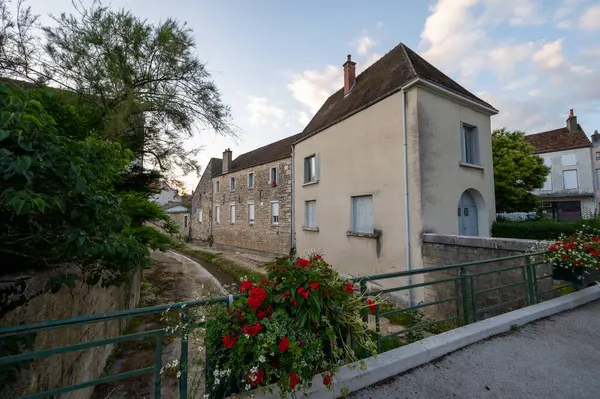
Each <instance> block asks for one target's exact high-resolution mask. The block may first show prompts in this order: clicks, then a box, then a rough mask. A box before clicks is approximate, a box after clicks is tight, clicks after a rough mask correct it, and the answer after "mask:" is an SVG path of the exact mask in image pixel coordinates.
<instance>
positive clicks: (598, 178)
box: [596, 169, 600, 205]
mask: <svg viewBox="0 0 600 399" xmlns="http://www.w3.org/2000/svg"><path fill="white" fill-rule="evenodd" d="M596 181H597V182H598V184H597V185H596V187H598V188H599V189H600V169H596ZM599 205H600V204H599Z"/></svg>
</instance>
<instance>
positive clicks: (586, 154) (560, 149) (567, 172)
mask: <svg viewBox="0 0 600 399" xmlns="http://www.w3.org/2000/svg"><path fill="white" fill-rule="evenodd" d="M525 139H526V140H527V142H529V143H530V144H531V145H533V147H534V148H535V150H534V152H535V153H536V154H537V155H539V156H540V157H541V158H542V159H543V160H544V163H545V164H546V166H548V167H550V168H551V172H550V173H549V174H548V177H547V178H546V182H545V183H544V187H542V189H540V190H535V192H534V193H535V194H536V195H539V196H540V198H541V199H542V209H543V212H544V213H545V214H546V215H548V216H550V217H552V218H553V219H555V220H559V221H568V220H580V219H581V218H582V217H585V216H586V215H587V214H591V213H592V212H594V210H595V209H596V186H595V182H594V180H595V179H594V169H593V165H592V149H591V146H592V143H591V142H590V139H589V138H588V136H587V135H586V134H585V132H584V131H583V129H582V128H581V126H580V125H579V123H577V116H575V114H574V113H573V110H572V109H571V110H570V111H569V117H568V118H567V121H566V126H564V127H561V128H558V129H554V130H549V131H546V132H541V133H536V134H530V135H527V136H525ZM594 155H595V154H594ZM599 161H600V159H599ZM594 163H595V162H594Z"/></svg>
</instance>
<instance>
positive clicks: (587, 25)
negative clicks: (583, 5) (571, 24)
mask: <svg viewBox="0 0 600 399" xmlns="http://www.w3.org/2000/svg"><path fill="white" fill-rule="evenodd" d="M580 26H581V29H582V30H586V31H593V30H597V29H600V5H596V6H592V7H590V8H588V10H587V11H586V12H584V13H583V15H582V16H581V25H580Z"/></svg>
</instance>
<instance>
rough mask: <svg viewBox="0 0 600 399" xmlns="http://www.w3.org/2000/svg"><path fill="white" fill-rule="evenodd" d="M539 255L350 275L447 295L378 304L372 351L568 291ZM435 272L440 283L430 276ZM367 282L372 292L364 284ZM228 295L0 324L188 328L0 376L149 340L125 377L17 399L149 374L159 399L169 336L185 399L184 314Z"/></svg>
mask: <svg viewBox="0 0 600 399" xmlns="http://www.w3.org/2000/svg"><path fill="white" fill-rule="evenodd" d="M538 255H541V253H538V254H527V255H517V256H509V257H504V258H497V259H489V260H484V261H476V262H469V263H461V264H454V265H447V266H440V267H431V268H422V269H415V270H411V271H405V272H397V273H387V274H379V275H374V276H365V277H356V278H353V279H352V280H353V281H354V282H356V283H358V284H359V285H360V293H361V294H363V295H367V296H368V295H396V294H397V293H402V292H406V291H407V290H413V291H417V290H427V289H428V290H430V291H431V292H434V293H437V294H441V293H444V292H446V293H450V294H449V296H447V297H443V298H441V297H438V296H440V295H437V296H434V297H433V300H429V301H423V302H420V303H418V304H416V305H413V306H409V307H405V308H399V309H392V310H389V311H385V312H381V311H380V305H377V306H376V312H375V331H376V334H377V347H378V351H379V352H380V351H381V350H382V342H384V341H385V340H386V339H389V338H390V337H393V336H400V335H406V334H408V333H410V332H411V331H415V330H422V329H424V328H428V327H431V326H434V325H436V324H440V323H445V324H446V325H448V326H450V327H451V328H453V327H457V326H461V325H465V324H469V323H472V322H476V321H478V320H481V319H483V318H485V317H488V316H489V315H495V314H500V313H502V312H505V311H510V310H513V309H515V308H518V307H522V306H527V305H533V304H536V303H538V302H540V301H542V300H543V299H544V298H548V297H554V296H556V295H554V294H553V293H555V292H556V291H557V290H558V289H559V288H563V287H566V286H569V284H566V285H562V286H560V287H551V288H550V289H543V288H544V287H543V286H542V285H543V284H545V285H546V287H548V286H551V284H552V280H548V281H547V282H546V279H551V278H552V274H551V269H550V268H549V265H547V264H545V263H544V262H542V261H536V258H535V257H536V256H538ZM503 263H509V264H510V265H509V266H507V267H500V268H498V265H500V264H503ZM486 266H487V267H488V268H490V267H491V269H490V270H482V269H484V268H485V267H486ZM541 266H544V267H546V268H547V269H546V271H545V272H544V271H540V270H539V268H540V267H541ZM540 274H541V276H540ZM440 275H441V278H436V277H439V276H440ZM409 276H410V277H411V278H413V277H414V278H415V279H417V278H420V279H421V280H422V281H419V282H413V283H411V284H401V285H399V286H394V287H390V288H383V286H380V287H379V288H378V287H374V285H375V284H374V282H380V281H383V280H388V281H389V280H391V279H405V278H408V277H409ZM502 276H504V277H502ZM538 276H540V277H538ZM494 281H499V283H498V285H495V284H494ZM369 284H370V285H371V287H369ZM388 286H389V285H388ZM441 286H444V287H445V288H444V289H440V290H438V291H436V287H441ZM508 290H510V291H508ZM507 292H508V293H507ZM549 294H550V295H549ZM486 296H487V298H486ZM424 297H425V299H427V298H428V297H430V295H428V294H427V293H425V295H424ZM232 298H233V297H231V296H229V297H219V298H211V299H206V300H199V301H192V302H182V303H176V304H170V305H160V306H153V307H149V308H139V309H133V310H125V311H118V312H110V313H104V314H97V315H91V316H83V317H75V318H71V319H65V320H54V321H46V322H41V323H36V324H30V325H19V326H13V327H5V328H2V329H0V345H2V342H4V341H5V340H6V339H7V337H23V336H27V335H31V334H37V333H39V332H42V331H47V330H57V329H64V328H68V327H75V326H82V325H88V324H93V323H104V322H109V321H114V320H124V319H131V318H134V317H140V316H147V315H152V314H154V315H155V314H158V313H164V312H167V311H168V310H178V311H179V316H180V321H181V322H182V323H184V324H187V325H188V326H189V328H188V329H187V330H186V331H187V332H185V331H182V330H175V331H174V330H173V329H171V328H168V327H167V326H165V327H164V328H158V329H153V330H149V331H143V332H136V333H132V334H126V335H119V336H116V337H112V338H107V339H102V340H92V341H87V342H80V343H77V344H73V345H67V346H62V347H56V348H49V349H43V350H37V351H30V352H24V353H16V354H9V355H5V356H3V357H0V371H2V369H3V368H6V367H9V365H11V364H12V365H15V364H19V363H22V362H31V361H33V360H34V359H40V358H44V357H48V356H53V355H59V354H65V353H68V352H74V351H81V350H89V349H91V348H97V347H101V346H106V345H115V344H120V343H124V342H129V341H136V340H140V339H149V338H150V339H153V340H155V343H154V345H155V347H154V351H155V360H154V364H150V365H148V366H147V367H142V368H139V369H136V370H131V371H127V372H124V373H119V374H114V375H109V376H106V377H102V378H97V379H93V380H89V381H82V382H79V383H77V384H74V385H69V386H62V387H58V388H54V389H50V390H46V391H44V392H38V393H33V394H30V395H28V396H24V397H22V399H38V398H47V397H52V396H56V395H60V394H64V393H68V392H72V391H76V390H79V389H83V388H89V387H93V386H97V385H101V384H106V383H110V382H115V381H119V380H123V379H127V378H134V377H139V376H142V375H147V374H148V375H153V376H154V377H153V378H154V381H153V390H154V397H155V398H160V396H161V380H162V376H161V371H162V366H163V364H164V363H165V362H164V359H163V339H164V338H165V337H168V336H178V337H179V345H180V350H181V353H180V356H179V364H180V365H181V366H180V371H181V374H180V375H179V376H178V379H179V384H178V385H179V398H181V399H186V398H187V397H188V386H187V385H188V367H187V366H188V361H189V359H188V335H187V334H188V332H189V331H191V330H193V329H197V328H201V327H203V326H204V325H205V323H206V321H204V320H203V319H202V320H196V319H195V318H194V317H195V315H194V314H192V315H190V309H194V308H198V307H202V306H207V305H214V304H219V303H231V301H232ZM430 299H431V298H430ZM415 311H419V312H423V313H424V314H427V315H428V317H426V318H425V319H423V320H422V322H420V323H418V324H416V325H412V326H410V327H408V328H403V329H402V330H400V331H396V332H393V333H391V334H388V335H382V334H381V318H383V317H386V318H393V317H394V316H398V315H400V314H402V313H406V312H415ZM432 315H433V316H432ZM365 319H368V315H365ZM206 346H208V345H206V343H205V347H206ZM4 352H5V351H4ZM0 353H2V351H0ZM205 356H208V353H206V352H205ZM206 364H208V359H206ZM204 372H206V370H204Z"/></svg>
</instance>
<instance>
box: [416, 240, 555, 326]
mask: <svg viewBox="0 0 600 399" xmlns="http://www.w3.org/2000/svg"><path fill="white" fill-rule="evenodd" d="M534 244H535V241H532V240H517V239H505V238H488V237H466V236H449V235H437V234H423V247H422V258H423V267H424V268H430V267H438V266H444V265H452V264H457V263H467V262H476V261H484V260H490V259H497V258H504V257H509V256H513V255H521V254H524V253H525V252H526V251H527V250H529V249H530V248H531V247H532V246H533V245H534ZM538 261H539V260H538ZM532 263H535V261H534V260H532ZM524 264H525V259H523V258H521V259H514V260H504V261H498V262H491V263H487V264H481V265H476V266H468V267H466V268H465V269H466V272H467V273H468V274H475V273H480V272H486V271H492V270H500V269H505V268H510V267H514V266H520V265H524ZM536 271H537V275H538V277H542V276H544V275H549V274H551V273H552V269H551V266H550V265H539V266H537V269H536ZM458 275H459V271H458V270H457V269H452V270H445V271H440V272H435V273H428V274H426V275H425V281H426V282H430V281H437V280H442V279H447V278H454V277H456V276H458ZM473 281H474V291H475V292H477V291H482V290H486V289H492V288H495V287H500V286H503V285H508V284H513V283H519V282H522V281H523V272H522V271H521V269H516V270H509V271H503V272H498V273H491V274H487V275H482V276H477V277H473ZM467 286H468V294H467V302H468V306H469V312H470V314H471V316H470V317H471V321H472V320H473V316H472V312H473V309H472V308H473V306H472V303H471V296H470V295H471V294H470V293H471V285H470V280H469V282H468V284H467ZM538 286H539V288H538V292H542V291H546V290H550V289H552V279H544V280H542V281H540V282H539V285H538ZM423 295H424V300H425V302H433V301H439V300H443V299H446V298H451V297H455V296H458V297H459V298H461V300H462V288H460V286H459V289H458V292H456V286H455V283H454V282H448V283H442V284H436V285H430V286H426V287H425V288H424V293H423ZM553 296H554V294H553V293H549V294H546V295H545V296H544V297H543V299H549V298H550V297H553ZM526 297H527V291H526V285H525V284H521V285H516V286H513V287H506V288H501V289H498V290H491V291H488V292H484V293H480V294H478V295H476V305H475V306H476V308H477V309H483V308H486V307H489V306H494V305H496V304H499V303H501V302H506V301H513V302H512V303H510V304H506V305H502V306H499V307H497V308H494V309H490V310H488V311H483V312H479V313H478V315H477V319H478V320H483V319H485V318H488V317H491V316H495V315H498V314H501V313H505V312H507V311H510V310H514V309H518V308H521V307H523V306H526V305H527V301H526V300H523V299H521V298H526ZM460 303H461V304H462V301H461V302H460ZM423 310H424V311H425V312H426V313H429V314H430V315H432V316H435V318H436V319H438V320H441V319H445V318H448V317H452V316H454V315H455V314H456V304H455V303H454V302H448V303H444V304H440V305H435V306H432V307H426V308H424V309H423ZM460 314H461V317H463V310H462V305H461V309H460Z"/></svg>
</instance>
